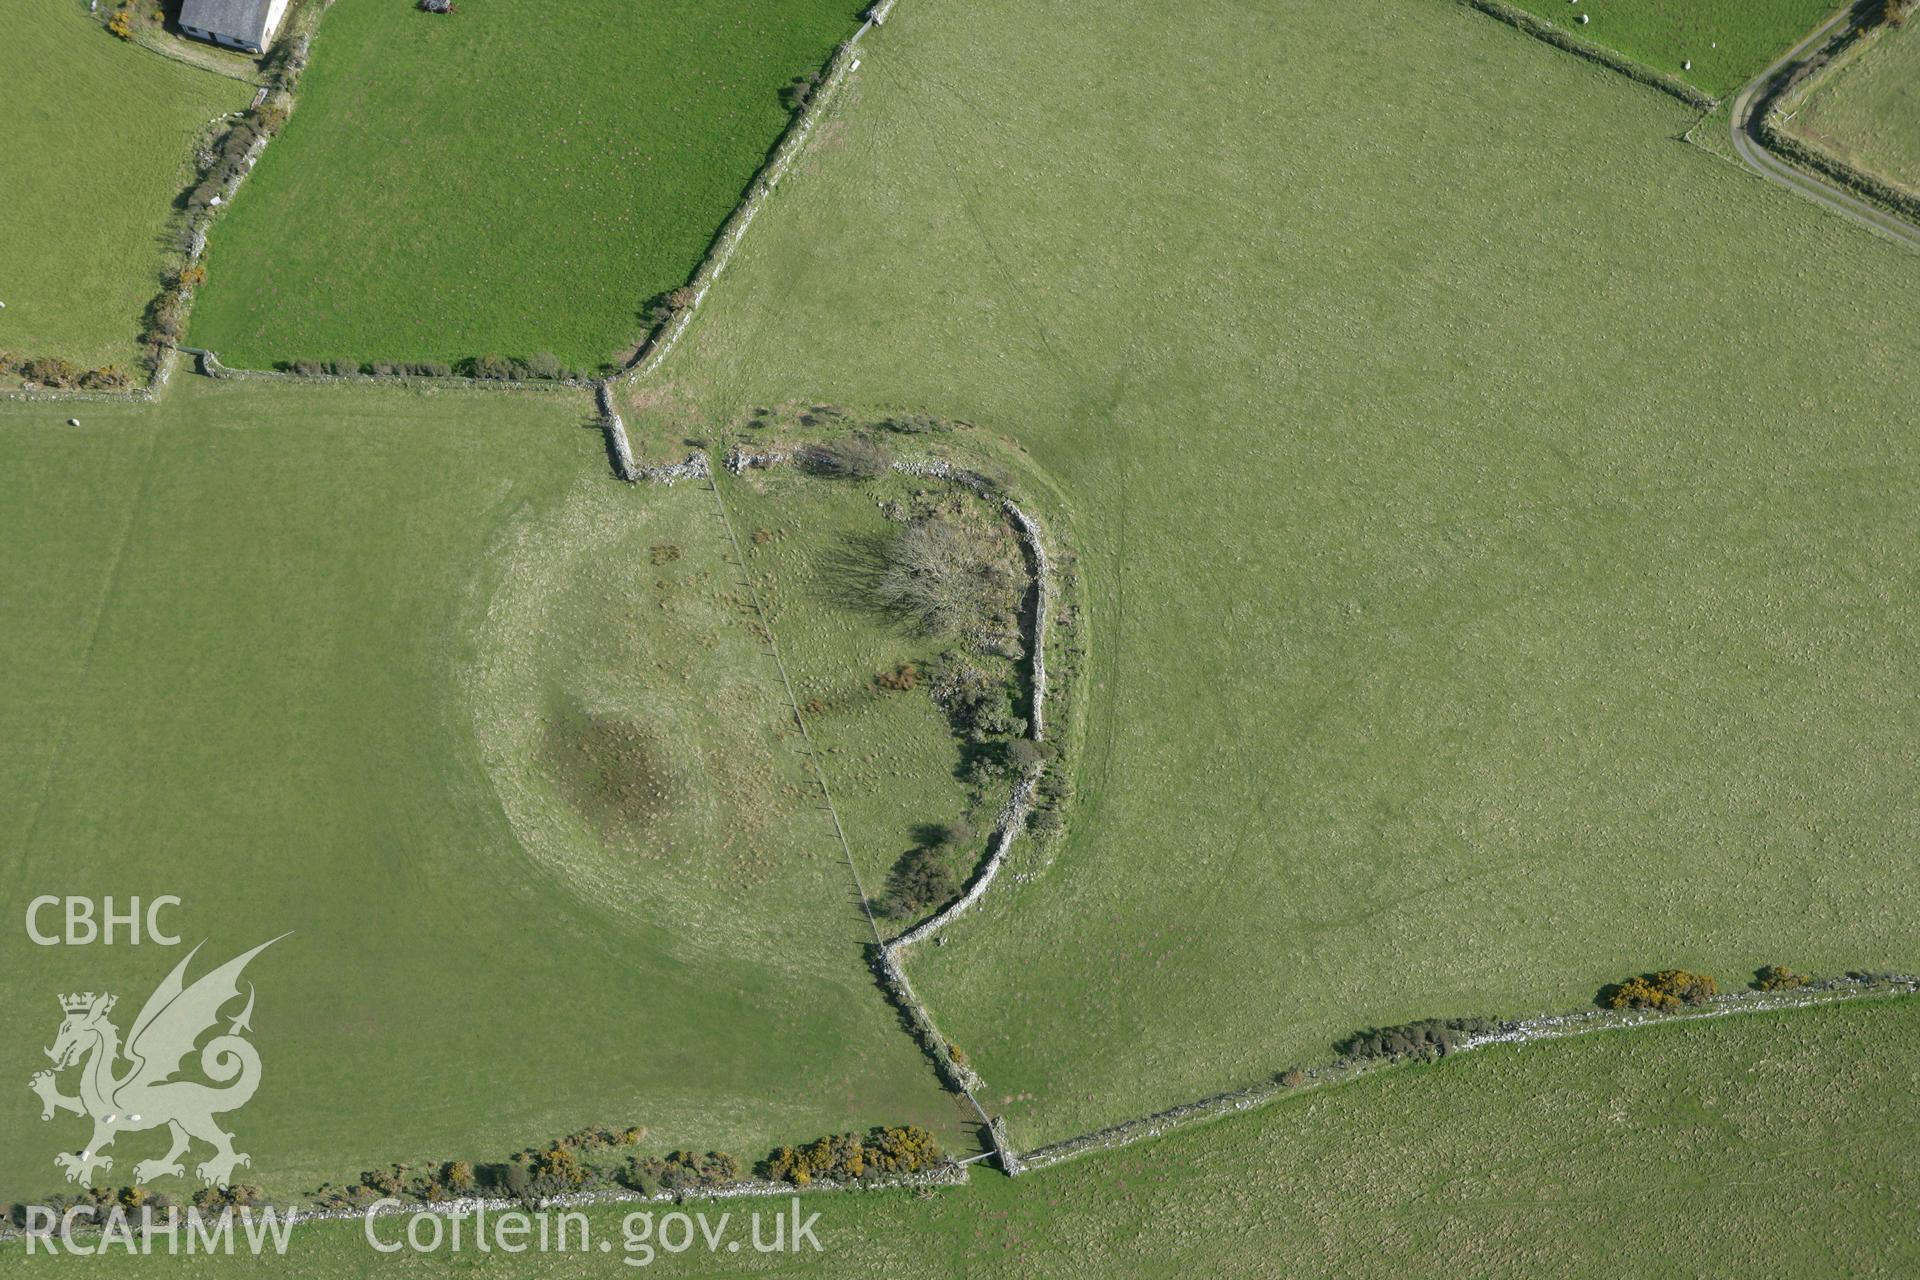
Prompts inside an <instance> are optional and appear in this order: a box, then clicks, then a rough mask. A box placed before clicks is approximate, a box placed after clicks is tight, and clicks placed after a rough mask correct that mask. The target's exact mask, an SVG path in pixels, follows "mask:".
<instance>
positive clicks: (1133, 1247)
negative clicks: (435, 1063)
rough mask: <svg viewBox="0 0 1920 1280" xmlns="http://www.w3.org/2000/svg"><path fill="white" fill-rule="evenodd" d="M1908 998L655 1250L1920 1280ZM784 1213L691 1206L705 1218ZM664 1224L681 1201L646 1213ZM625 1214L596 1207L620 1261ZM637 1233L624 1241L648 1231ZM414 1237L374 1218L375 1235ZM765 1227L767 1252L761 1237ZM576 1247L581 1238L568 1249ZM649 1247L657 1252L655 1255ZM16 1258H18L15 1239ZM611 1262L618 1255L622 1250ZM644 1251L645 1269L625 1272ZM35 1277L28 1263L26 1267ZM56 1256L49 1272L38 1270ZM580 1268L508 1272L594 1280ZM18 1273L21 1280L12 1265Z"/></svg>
mask: <svg viewBox="0 0 1920 1280" xmlns="http://www.w3.org/2000/svg"><path fill="white" fill-rule="evenodd" d="M1916 1034H1920V1004H1916V1003H1915V1002H1914V1001H1912V1000H1901V1001H1897V1002H1874V1003H1863V1004H1860V1005H1852V1006H1839V1007H1833V1006H1828V1007H1824V1008H1818V1009H1811V1010H1798V1011H1793V1012H1788V1013H1779V1014H1769V1015H1755V1016H1751V1017H1737V1018H1726V1019H1714V1020H1710V1021H1706V1022H1694V1023H1682V1024H1677V1025H1671V1026H1665V1027H1653V1028H1648V1029H1643V1030H1636V1031H1632V1032H1629V1033H1626V1034H1603V1035H1593V1036H1586V1037H1581V1038H1578V1039H1573V1040H1562V1041H1553V1042H1548V1043H1543V1044H1533V1045H1525V1046H1500V1047H1496V1048H1491V1049H1485V1050H1480V1051H1477V1052H1474V1053H1472V1054H1468V1055H1465V1056H1460V1057H1455V1058H1451V1059H1448V1060H1446V1061H1444V1062H1441V1063H1438V1064H1435V1065H1431V1066H1413V1067H1404V1068H1396V1069H1393V1070H1389V1071H1384V1072H1380V1073H1377V1074H1374V1075H1371V1076H1367V1077H1365V1078H1363V1079H1361V1080H1359V1081H1356V1082H1354V1083H1352V1084H1350V1085H1346V1086H1342V1087H1338V1088H1334V1089H1329V1090H1325V1091H1311V1092H1307V1093H1304V1094H1302V1095H1300V1096H1299V1097H1295V1098H1287V1099H1283V1100H1281V1101H1279V1102H1276V1103H1274V1104H1272V1105H1270V1106H1268V1107H1267V1108H1265V1109H1264V1110H1261V1111H1259V1112H1256V1113H1254V1114H1252V1115H1247V1116H1238V1117H1234V1118H1231V1119H1227V1120H1222V1121H1219V1122H1217V1123H1214V1124H1210V1125H1207V1126H1204V1127H1201V1128H1197V1129H1191V1130H1186V1131H1183V1132H1179V1133H1175V1134H1173V1135H1170V1136H1168V1137H1165V1138H1162V1139H1159V1140H1156V1141H1151V1142H1145V1143H1140V1144H1137V1145H1135V1146H1132V1147H1128V1148H1125V1149H1123V1150H1120V1151H1114V1152H1108V1153H1104V1154H1099V1155H1094V1156H1089V1157H1085V1158H1082V1159H1080V1160H1077V1161H1074V1162H1071V1163H1068V1164H1065V1165H1061V1166H1058V1167H1055V1168H1052V1169H1045V1170H1040V1171H1038V1172H1035V1173H1032V1174H1029V1175H1026V1176H1023V1177H1021V1178H1018V1179H1008V1178H1004V1177H1000V1176H998V1175H996V1174H994V1173H991V1172H986V1171H983V1170H976V1172H975V1175H974V1178H973V1181H972V1183H971V1184H970V1185H968V1186H966V1187H962V1188H955V1189H951V1190H944V1191H941V1192H940V1193H938V1194H937V1195H935V1196H934V1197H932V1198H931V1199H926V1200H919V1199H915V1198H913V1197H912V1196H910V1195H908V1194H906V1193H903V1192H882V1193H878V1194H869V1195H837V1194H831V1193H829V1194H824V1195H818V1196H811V1197H807V1198H805V1199H804V1200H803V1201H802V1209H803V1215H804V1214H812V1213H816V1212H817V1213H818V1214H819V1215H820V1221H819V1224H818V1226H817V1228H816V1234H817V1235H818V1237H819V1239H820V1241H821V1244H822V1251H821V1252H820V1253H818V1254H815V1253H812V1252H811V1251H805V1252H802V1253H801V1254H800V1255H799V1256H797V1257H796V1256H795V1255H793V1254H780V1255H770V1256H761V1255H757V1254H755V1253H753V1252H752V1251H751V1250H750V1249H747V1248H745V1247H743V1248H742V1249H740V1250H739V1251H738V1252H723V1253H721V1254H719V1255H717V1256H716V1255H714V1254H710V1253H708V1252H706V1250H705V1247H704V1246H703V1245H701V1244H699V1243H698V1236H697V1235H696V1237H695V1240H696V1243H695V1245H694V1247H693V1248H692V1249H691V1250H690V1251H688V1252H684V1253H678V1254H673V1253H667V1252H662V1251H659V1250H658V1249H657V1248H656V1251H655V1252H654V1254H653V1255H652V1259H651V1261H650V1263H649V1265H648V1268H647V1270H648V1272H649V1273H658V1274H663V1275H681V1276H705V1275H740V1274H780V1275H816V1274H818V1275H844V1274H847V1273H848V1271H849V1270H859V1271H861V1272H864V1273H870V1274H885V1275H889V1276H901V1277H920V1276H926V1277H937V1276H956V1275H966V1276H1003V1275H1004V1276H1035V1275H1042V1276H1049V1277H1079V1276H1086V1277H1107V1276H1116V1275H1126V1276H1176V1275H1192V1274H1195V1273H1196V1272H1198V1273H1203V1274H1207V1275H1221V1276H1271V1275H1289V1276H1321V1275H1326V1276H1353V1275H1383V1274H1392V1273H1397V1272H1399V1271H1402V1270H1404V1269H1406V1267H1407V1266H1408V1265H1412V1264H1413V1262H1415V1261H1418V1260H1424V1262H1425V1264H1426V1265H1428V1266H1430V1267H1435V1268H1438V1269H1439V1270H1441V1271H1443V1272H1445V1273H1447V1274H1452V1275H1475V1276H1516V1277H1532V1276H1538V1275H1541V1274H1543V1273H1551V1274H1553V1275H1556V1276H1618V1275H1752V1276H1783V1277H1784V1276H1806V1275H1841V1274H1847V1275H1852V1274H1861V1275H1866V1274H1900V1273H1903V1272H1911V1271H1912V1270H1913V1269H1914V1268H1915V1267H1916V1266H1920V1237H1917V1236H1916V1235H1915V1233H1914V1231H1913V1223H1912V1217H1913V1209H1912V1206H1913V1203H1914V1200H1915V1197H1916V1196H1917V1195H1920V1169H1917V1167H1916V1165H1915V1163H1914V1161H1913V1160H1912V1158H1911V1152H1910V1147H1911V1138H1910V1135H1911V1133H1912V1131H1913V1127H1914V1125H1915V1124H1916V1122H1920V1113H1917V1112H1916V1103H1915V1099H1916V1097H1920V1069H1917V1068H1916V1065H1915V1060H1914V1057H1913V1055H1912V1054H1910V1053H1907V1052H1905V1051H1904V1047H1905V1046H1906V1045H1908V1044H1910V1043H1911V1042H1912V1040H1913V1038H1914V1036H1915V1035H1916ZM780 1203H781V1202H773V1203H771V1204H766V1203H762V1204H755V1203H754V1202H749V1201H731V1202H724V1203H718V1202H708V1203H705V1204H701V1203H694V1204H690V1205H687V1206H685V1210H686V1211H688V1212H694V1211H698V1212H701V1213H704V1214H705V1215H706V1217H707V1220H708V1222H709V1223H710V1224H712V1223H714V1222H717V1220H718V1218H719V1215H720V1214H722V1213H727V1212H730V1213H731V1215H732V1217H731V1223H730V1227H731V1230H732V1231H733V1232H738V1233H739V1235H740V1236H741V1237H744V1236H745V1235H746V1232H747V1230H748V1228H747V1225H746V1217H747V1215H748V1213H750V1212H751V1211H753V1210H754V1209H756V1208H758V1209H760V1210H761V1211H762V1212H763V1213H770V1212H772V1211H773V1209H774V1208H776V1207H779V1206H780ZM650 1210H651V1213H652V1215H653V1216H654V1218H655V1219H656V1220H658V1219H660V1218H662V1217H663V1216H664V1215H666V1214H668V1213H670V1212H673V1211H674V1206H668V1205H656V1206H650ZM633 1212H635V1210H634V1209H633V1208H632V1207H631V1206H611V1207H607V1208H599V1209H594V1210H591V1211H590V1212H589V1218H590V1224H591V1235H592V1239H593V1240H595V1241H598V1240H601V1239H605V1240H608V1241H610V1242H612V1244H613V1246H614V1248H615V1249H616V1250H618V1249H620V1248H621V1244H622V1241H623V1238H624V1235H623V1227H624V1224H625V1222H626V1219H627V1217H628V1215H629V1214H631V1213H633ZM636 1226H637V1224H636ZM401 1230H402V1228H401V1226H400V1224H399V1223H397V1222H394V1221H391V1220H390V1221H389V1222H387V1223H384V1224H382V1225H380V1226H379V1228H378V1231H379V1232H380V1235H381V1238H382V1239H383V1240H387V1241H391V1240H396V1239H399V1238H400V1233H401ZM769 1234H771V1233H769ZM576 1238H577V1237H576ZM657 1238H658V1237H657V1236H654V1237H653V1239H656V1240H657ZM4 1248H5V1249H6V1250H8V1251H11V1252H14V1253H18V1252H19V1251H20V1250H21V1248H22V1246H21V1245H19V1244H17V1243H16V1244H12V1245H8V1246H5V1247H4ZM613 1256H614V1257H615V1258H618V1257H621V1256H623V1255H622V1254H620V1253H617V1252H616V1253H615V1254H614V1255H613ZM634 1256H635V1257H636V1258H638V1257H640V1256H641V1255H638V1254H636V1255H634ZM31 1261H39V1260H38V1259H35V1260H31ZM485 1261H486V1259H484V1258H483V1257H482V1256H481V1255H478V1254H477V1253H475V1252H473V1251H472V1248H471V1244H470V1243H469V1246H468V1250H467V1252H465V1253H463V1254H460V1255H454V1254H451V1253H448V1252H442V1253H439V1254H435V1255H422V1254H416V1253H405V1252H403V1253H399V1254H395V1255H392V1256H386V1255H382V1254H377V1253H375V1252H374V1251H373V1250H372V1249H371V1248H370V1247H369V1246H368V1244H367V1242H366V1238H365V1236H364V1234H363V1228H362V1224H361V1223H359V1222H345V1223H322V1224H316V1225H311V1226H306V1227H299V1228H296V1229H295V1231H294V1233H293V1237H292V1245H291V1248H290V1250H289V1256H288V1258H287V1259H286V1260H285V1261H284V1262H281V1263H279V1264H278V1265H279V1266H281V1267H286V1268H290V1269H291V1270H292V1272H293V1273H294V1274H313V1275H325V1276H329V1277H349V1276H360V1275H368V1276H372V1275H380V1276H395V1275H399V1276H411V1277H433V1276H442V1275H451V1274H466V1273H467V1272H469V1271H471V1270H473V1269H475V1268H476V1267H477V1266H481V1265H482V1264H483V1263H484V1262H485ZM63 1265H64V1266H66V1267H68V1268H71V1267H72V1266H73V1265H74V1263H73V1262H72V1261H71V1260H69V1259H58V1260H54V1259H47V1260H46V1261H45V1262H44V1264H43V1269H44V1270H45V1271H46V1272H47V1273H49V1274H51V1273H52V1272H53V1271H55V1270H57V1269H59V1268H60V1267H61V1266H63ZM91 1265H92V1266H93V1267H94V1268H96V1269H97V1270H98V1271H99V1272H100V1273H101V1274H103V1275H110V1276H119V1275H147V1274H154V1275H173V1274H189V1275H195V1276H207V1277H220V1276H227V1275H244V1274H252V1270H251V1268H252V1266H253V1264H252V1262H251V1260H250V1259H244V1258H241V1259H231V1258H213V1259H204V1260H197V1261H193V1262H190V1263H189V1262H185V1261H181V1262H175V1261H171V1260H168V1259H166V1258H152V1259H140V1258H128V1257H125V1256H123V1255H120V1254H117V1253H115V1254H109V1255H107V1256H105V1257H103V1258H99V1259H95V1260H93V1262H92V1264H91ZM610 1265H612V1263H611V1260H610V1259H609V1258H608V1257H607V1256H606V1255H604V1254H601V1253H599V1252H597V1249H590V1250H589V1251H587V1252H586V1253H580V1252H573V1253H570V1254H545V1255H534V1254H528V1255H525V1256H523V1257H521V1258H518V1259H516V1260H515V1263H514V1274H516V1275H527V1276H538V1277H548V1278H551V1280H560V1278H562V1277H573V1276H588V1275H594V1276H598V1275H605V1274H608V1268H609V1266H610ZM19 1269H20V1270H21V1271H23V1272H26V1271H32V1269H33V1268H32V1266H31V1265H27V1266H22V1267H20V1268H19Z"/></svg>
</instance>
